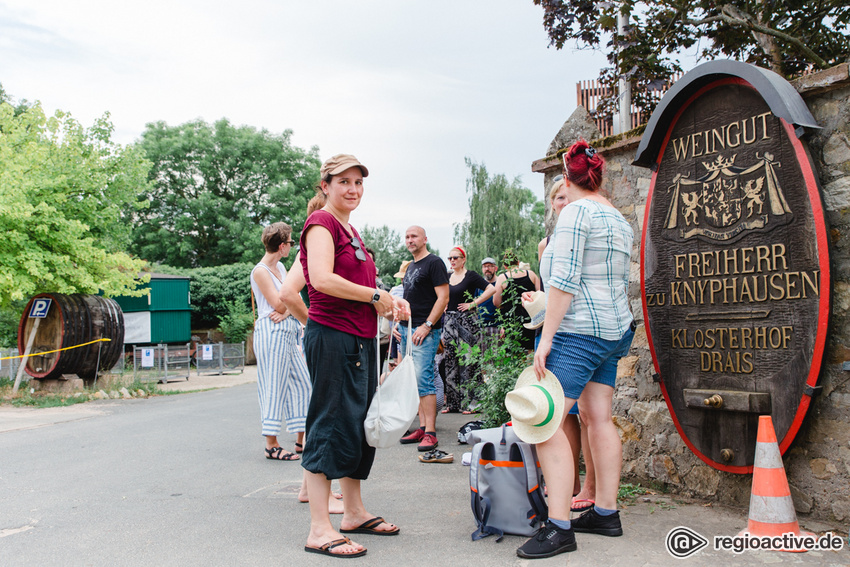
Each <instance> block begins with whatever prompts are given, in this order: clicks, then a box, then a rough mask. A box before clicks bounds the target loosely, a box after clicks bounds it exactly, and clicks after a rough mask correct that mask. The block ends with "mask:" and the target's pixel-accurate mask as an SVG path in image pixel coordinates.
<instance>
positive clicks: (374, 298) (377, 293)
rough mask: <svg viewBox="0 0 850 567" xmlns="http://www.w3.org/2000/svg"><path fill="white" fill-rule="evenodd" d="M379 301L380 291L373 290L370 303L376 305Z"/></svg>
mask: <svg viewBox="0 0 850 567" xmlns="http://www.w3.org/2000/svg"><path fill="white" fill-rule="evenodd" d="M380 300H381V290H380V289H377V288H375V293H373V294H372V303H378V301H380Z"/></svg>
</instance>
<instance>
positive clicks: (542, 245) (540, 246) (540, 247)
mask: <svg viewBox="0 0 850 567" xmlns="http://www.w3.org/2000/svg"><path fill="white" fill-rule="evenodd" d="M544 250H546V239H545V238H544V239H543V240H541V241H540V244H538V245H537V261H538V262H540V259H541V258H542V257H543V251H544Z"/></svg>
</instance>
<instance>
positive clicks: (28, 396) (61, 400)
mask: <svg viewBox="0 0 850 567" xmlns="http://www.w3.org/2000/svg"><path fill="white" fill-rule="evenodd" d="M14 384H15V382H14V380H11V379H9V378H0V405H12V406H15V407H31V408H55V407H63V406H73V405H75V404H81V403H85V402H88V401H90V400H94V399H96V398H95V397H94V394H95V392H97V391H98V390H104V391H105V392H109V391H117V390H120V389H121V388H127V390H129V391H130V392H133V393H134V394H135V393H136V392H138V391H139V390H141V391H143V392H144V397H151V396H163V395H171V394H175V393H182V392H171V391H164V390H160V389H159V388H158V387H157V383H156V382H142V381H139V380H137V381H135V382H132V383H130V384H126V385H123V384H121V382H120V380H115V379H114V378H113V379H112V380H103V381H98V383H97V384H96V385H93V386H87V387H86V388H84V389H83V390H82V391H79V392H71V393H59V392H48V391H40V390H36V391H32V386H31V385H30V382H22V383H21V386H20V388H19V389H18V391H17V393H14V394H13V393H12V388H13V386H14ZM139 397H142V396H139Z"/></svg>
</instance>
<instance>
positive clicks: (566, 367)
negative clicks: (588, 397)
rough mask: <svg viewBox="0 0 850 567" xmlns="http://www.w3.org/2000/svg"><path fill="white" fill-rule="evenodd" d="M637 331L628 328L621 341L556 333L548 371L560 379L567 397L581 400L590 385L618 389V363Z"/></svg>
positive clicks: (626, 351)
mask: <svg viewBox="0 0 850 567" xmlns="http://www.w3.org/2000/svg"><path fill="white" fill-rule="evenodd" d="M634 336H635V332H634V330H632V329H627V330H626V332H625V333H623V336H622V337H620V338H619V339H618V340H614V341H606V340H605V339H600V338H599V337H594V336H592V335H578V334H574V333H555V337H554V338H553V339H552V350H551V352H550V353H549V357H548V358H547V359H546V368H547V369H548V370H550V371H552V373H553V374H554V375H555V376H556V377H557V378H558V381H559V382H560V383H561V386H562V387H563V388H564V396H565V397H567V398H570V399H572V400H577V399H578V398H579V396H581V393H582V391H583V390H584V387H585V386H586V385H587V383H588V382H597V383H599V384H604V385H606V386H611V387H612V388H613V387H614V384H615V382H616V380H617V363H618V362H619V361H620V359H621V358H622V357H624V356H625V355H627V354H628V353H629V348H630V347H631V345H632V338H633V337H634Z"/></svg>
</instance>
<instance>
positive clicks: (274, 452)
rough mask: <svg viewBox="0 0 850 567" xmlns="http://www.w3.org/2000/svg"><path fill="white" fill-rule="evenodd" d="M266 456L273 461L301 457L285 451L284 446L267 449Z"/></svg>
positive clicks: (294, 459)
mask: <svg viewBox="0 0 850 567" xmlns="http://www.w3.org/2000/svg"><path fill="white" fill-rule="evenodd" d="M281 453H283V455H281ZM266 458H267V459H271V460H273V461H297V460H299V459H300V458H301V457H299V456H298V455H296V454H295V453H290V452H288V451H284V450H283V447H272V448H271V449H266Z"/></svg>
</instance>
